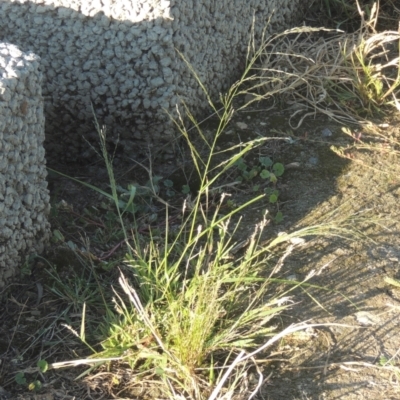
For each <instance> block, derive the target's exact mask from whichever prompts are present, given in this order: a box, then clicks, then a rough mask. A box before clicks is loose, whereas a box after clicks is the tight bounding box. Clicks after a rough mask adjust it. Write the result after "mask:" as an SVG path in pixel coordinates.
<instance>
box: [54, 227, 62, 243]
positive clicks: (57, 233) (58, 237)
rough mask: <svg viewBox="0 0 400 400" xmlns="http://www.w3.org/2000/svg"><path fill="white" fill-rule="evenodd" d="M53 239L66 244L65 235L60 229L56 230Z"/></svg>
mask: <svg viewBox="0 0 400 400" xmlns="http://www.w3.org/2000/svg"><path fill="white" fill-rule="evenodd" d="M53 237H54V239H55V241H56V242H64V241H65V238H64V235H63V234H62V233H61V232H60V231H59V230H58V229H54V231H53Z"/></svg>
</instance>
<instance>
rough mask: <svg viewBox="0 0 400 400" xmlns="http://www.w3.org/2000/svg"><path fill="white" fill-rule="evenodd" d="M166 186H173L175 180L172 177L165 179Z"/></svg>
mask: <svg viewBox="0 0 400 400" xmlns="http://www.w3.org/2000/svg"><path fill="white" fill-rule="evenodd" d="M164 186H166V187H167V188H172V187H173V186H174V182H172V181H171V179H165V180H164Z"/></svg>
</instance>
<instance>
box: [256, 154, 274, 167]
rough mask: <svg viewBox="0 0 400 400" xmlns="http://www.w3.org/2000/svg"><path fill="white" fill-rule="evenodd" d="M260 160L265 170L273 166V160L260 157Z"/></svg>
mask: <svg viewBox="0 0 400 400" xmlns="http://www.w3.org/2000/svg"><path fill="white" fill-rule="evenodd" d="M259 160H260V163H261V164H262V165H263V166H264V167H265V168H268V167H270V166H271V165H272V160H271V159H270V158H269V157H260V158H259Z"/></svg>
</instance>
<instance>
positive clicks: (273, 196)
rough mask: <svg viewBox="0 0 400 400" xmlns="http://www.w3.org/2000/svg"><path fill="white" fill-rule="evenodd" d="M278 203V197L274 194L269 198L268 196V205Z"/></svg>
mask: <svg viewBox="0 0 400 400" xmlns="http://www.w3.org/2000/svg"><path fill="white" fill-rule="evenodd" d="M277 201H278V196H277V195H276V194H275V193H274V194H271V196H269V202H270V203H272V204H274V203H276V202H277Z"/></svg>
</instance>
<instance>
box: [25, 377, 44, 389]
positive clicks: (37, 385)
mask: <svg viewBox="0 0 400 400" xmlns="http://www.w3.org/2000/svg"><path fill="white" fill-rule="evenodd" d="M41 388H42V382H40V381H38V380H37V379H36V380H35V381H33V382H31V383H30V384H29V385H28V389H29V390H34V391H36V392H37V391H38V390H40V389H41Z"/></svg>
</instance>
